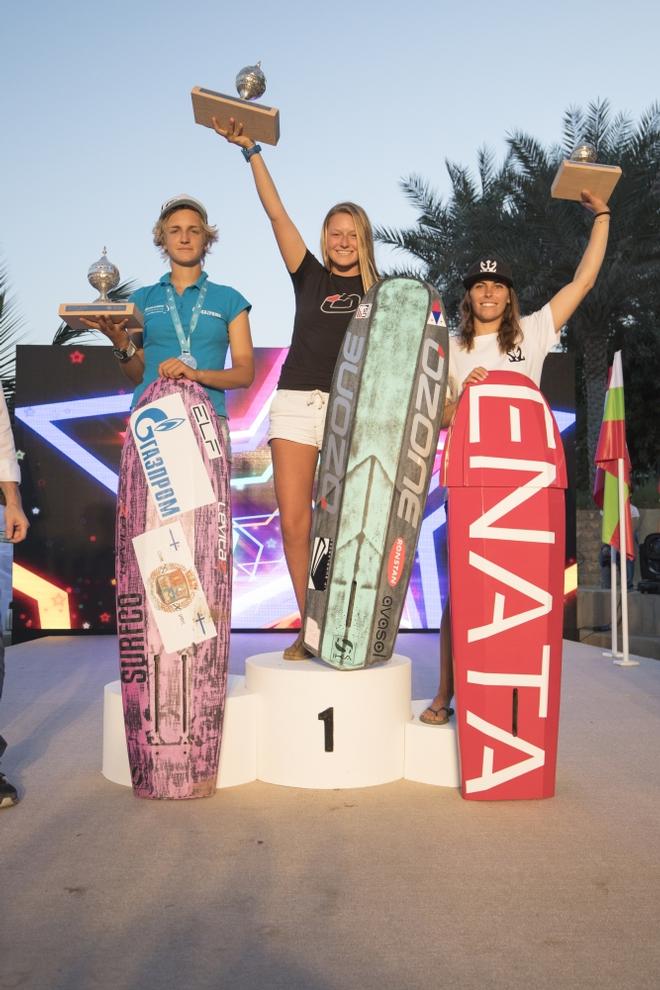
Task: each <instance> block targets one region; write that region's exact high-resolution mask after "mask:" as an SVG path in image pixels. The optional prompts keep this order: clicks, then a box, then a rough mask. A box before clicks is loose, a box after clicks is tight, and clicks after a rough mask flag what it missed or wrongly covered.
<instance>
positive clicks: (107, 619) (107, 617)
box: [99, 612, 112, 623]
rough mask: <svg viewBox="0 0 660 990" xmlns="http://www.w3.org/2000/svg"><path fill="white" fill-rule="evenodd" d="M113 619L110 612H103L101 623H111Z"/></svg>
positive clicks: (100, 617)
mask: <svg viewBox="0 0 660 990" xmlns="http://www.w3.org/2000/svg"><path fill="white" fill-rule="evenodd" d="M111 618H112V616H111V615H110V613H109V612H101V614H100V615H99V619H100V620H101V622H106V623H107V622H110V619H111Z"/></svg>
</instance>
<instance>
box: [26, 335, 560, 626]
mask: <svg viewBox="0 0 660 990" xmlns="http://www.w3.org/2000/svg"><path fill="white" fill-rule="evenodd" d="M285 355H286V350H284V349H281V348H258V349H257V351H256V377H255V382H254V384H253V385H252V387H251V388H250V389H248V390H240V391H236V392H230V393H229V402H228V408H229V417H230V425H231V440H232V448H233V467H232V482H231V485H232V506H233V514H234V520H233V544H234V595H233V607H232V627H233V628H234V629H258V628H277V627H286V626H289V625H291V624H292V623H294V622H295V621H297V611H296V605H295V600H294V597H293V592H292V590H291V585H290V582H289V577H288V573H287V569H286V564H285V562H284V556H283V553H282V543H281V536H280V529H279V518H278V514H277V509H276V506H275V498H274V494H273V484H272V468H271V461H270V452H269V448H268V445H267V443H266V431H267V427H268V407H269V405H270V400H271V398H272V395H273V392H274V390H275V387H276V384H277V380H278V378H279V372H280V368H281V365H282V361H283V360H284V357H285ZM572 382H573V374H572V365H570V359H569V358H568V357H567V356H566V355H554V354H552V355H550V356H549V358H548V359H547V361H546V374H544V380H543V382H542V387H543V390H544V392H545V394H546V395H547V396H548V398H549V399H550V402H551V404H552V405H553V408H554V410H555V415H556V417H557V419H558V422H559V427H560V430H561V431H562V435H563V437H564V441H565V445H566V447H567V451H566V453H567V460H568V463H569V470H570V466H571V465H572V462H573V457H572V450H573V443H574V432H575V431H574V424H575V415H574V411H573V410H574V402H573V394H572ZM130 399H131V391H130V388H128V382H127V380H126V379H125V378H124V377H123V375H122V373H121V370H120V368H119V366H118V364H117V362H116V361H115V359H114V358H113V357H112V354H111V352H110V348H107V347H94V346H75V345H74V346H65V347H62V346H54V345H53V346H21V347H18V348H17V389H16V413H15V433H16V446H17V448H18V451H19V457H20V461H21V471H22V478H23V480H22V491H23V501H24V505H25V510H26V512H27V514H28V516H29V518H30V521H31V528H30V533H29V536H28V539H27V540H26V541H25V543H22V544H20V545H19V546H18V547H16V549H15V565H14V579H13V583H14V638H15V640H17V641H18V640H20V639H21V638H22V635H23V636H26V635H32V634H33V633H34V631H35V630H39V629H40V630H51V631H56V630H80V631H82V630H86V631H90V632H97V633H98V632H114V629H115V602H114V575H113V566H114V561H113V531H114V511H115V493H116V490H117V473H118V470H119V457H120V451H121V445H122V442H123V437H124V431H125V429H126V424H127V418H128V412H129V406H130ZM443 444H444V434H441V437H440V450H441V449H442V445H443ZM440 450H439V452H438V456H437V457H436V463H435V468H434V473H433V479H432V482H431V491H430V495H429V499H428V502H427V505H426V511H425V516H424V522H423V524H422V527H421V535H420V542H419V550H418V553H417V556H416V559H415V566H414V569H413V574H412V579H411V584H410V590H409V592H408V596H407V599H406V605H405V609H404V613H403V618H402V628H411V629H424V628H437V626H438V625H439V623H440V616H441V604H440V582H444V581H445V580H446V578H445V574H444V567H443V565H442V563H441V561H442V559H443V545H444V539H445V512H444V492H443V490H442V489H441V488H439V486H438V467H439V460H440ZM573 519H574V512H573V510H572V509H571V510H570V512H569V525H568V545H567V557H568V559H569V561H574V559H575V547H574V531H575V526H574V521H573Z"/></svg>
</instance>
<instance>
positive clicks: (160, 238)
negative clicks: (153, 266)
mask: <svg viewBox="0 0 660 990" xmlns="http://www.w3.org/2000/svg"><path fill="white" fill-rule="evenodd" d="M192 209H193V208H192V206H178V207H176V208H175V209H174V210H170V212H169V213H167V214H166V215H165V216H164V217H161V218H160V219H159V220H157V221H156V223H155V224H154V229H153V235H154V244H155V245H156V247H157V248H159V250H160V253H161V256H162V257H163V258H168V257H169V255H168V253H167V251H166V250H165V224H166V223H167V222H168V220H169V219H170V217H171V216H172V214H173V213H178V212H179V210H192ZM193 213H197V216H198V217H199V225H200V227H201V228H202V231H203V232H204V253H203V255H202V261H203V260H204V258H205V257H206V255H207V253H208V252H209V251H210V250H211V245H212V244H215V242H216V241H217V239H218V228H217V227H212V226H211V225H210V224H208V223H206V222H205V220H204V217H203V216H202V215H201V213H198V212H197V210H193Z"/></svg>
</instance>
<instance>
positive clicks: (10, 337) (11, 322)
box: [0, 264, 23, 412]
mask: <svg viewBox="0 0 660 990" xmlns="http://www.w3.org/2000/svg"><path fill="white" fill-rule="evenodd" d="M8 284H9V279H8V276H7V269H6V267H5V265H4V264H0V376H1V377H2V388H3V391H4V393H5V399H6V400H7V406H8V408H9V410H10V412H11V410H12V409H13V403H14V392H15V390H16V345H17V344H18V343H19V341H20V340H21V339H22V337H23V333H22V329H23V321H22V319H21V318H20V317H19V316H18V314H17V313H16V306H15V303H14V300H13V299H11V298H10V297H9V295H8V291H9V288H8Z"/></svg>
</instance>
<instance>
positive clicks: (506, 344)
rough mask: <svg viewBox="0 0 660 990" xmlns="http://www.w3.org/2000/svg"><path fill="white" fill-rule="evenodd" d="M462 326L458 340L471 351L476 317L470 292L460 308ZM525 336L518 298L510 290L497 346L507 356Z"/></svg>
mask: <svg viewBox="0 0 660 990" xmlns="http://www.w3.org/2000/svg"><path fill="white" fill-rule="evenodd" d="M459 316H460V319H461V324H460V327H459V330H458V339H459V341H460V343H461V345H462V346H463V347H464V348H465V350H466V351H471V350H472V348H473V347H474V336H475V334H474V316H473V314H472V300H471V299H470V291H469V290H468V291H467V292H466V293H465V295H464V296H463V298H462V299H461V305H460V307H459ZM523 337H524V334H523V332H522V327H521V326H520V306H519V304H518V296H517V295H516V293H515V291H514V289H512V288H509V301H508V303H507V304H506V309H505V310H504V316H503V317H502V322H501V324H500V329H499V330H498V331H497V344H498V347H499V349H500V351H501V352H502V354H506V353H507V352H508V351H510V350H511V348H512V347H513V346H514V344H519V343H520V342H521V341H522V340H523Z"/></svg>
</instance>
